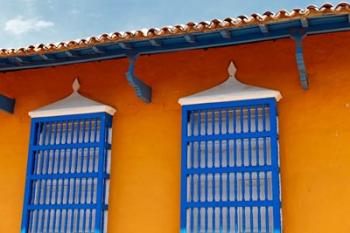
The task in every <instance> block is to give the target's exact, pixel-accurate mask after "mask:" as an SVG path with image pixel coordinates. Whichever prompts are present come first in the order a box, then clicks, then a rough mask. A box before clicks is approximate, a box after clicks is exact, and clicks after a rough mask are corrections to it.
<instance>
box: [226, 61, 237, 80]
mask: <svg viewBox="0 0 350 233" xmlns="http://www.w3.org/2000/svg"><path fill="white" fill-rule="evenodd" d="M227 71H228V74H229V75H230V77H234V76H235V74H236V71H237V69H236V66H235V64H234V63H233V62H232V61H231V62H230V65H229V66H228V68H227Z"/></svg>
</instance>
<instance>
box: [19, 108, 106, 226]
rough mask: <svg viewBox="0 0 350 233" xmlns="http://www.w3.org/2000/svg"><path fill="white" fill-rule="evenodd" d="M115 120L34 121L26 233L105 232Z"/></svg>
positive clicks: (82, 117) (67, 118)
mask: <svg viewBox="0 0 350 233" xmlns="http://www.w3.org/2000/svg"><path fill="white" fill-rule="evenodd" d="M111 125H112V116H111V115H109V114H106V113H91V114H81V115H67V116H56V117H42V118H33V119H32V126H31V135H30V145H29V155H28V161H27V177H26V184H25V198H24V206H23V216H22V230H21V232H22V233H27V232H30V233H31V232H33V233H46V232H55V233H56V232H59V233H61V232H62V233H63V232H98V233H100V232H101V233H102V232H106V224H107V209H108V190H109V171H110V159H111V158H110V150H111V144H110V142H111Z"/></svg>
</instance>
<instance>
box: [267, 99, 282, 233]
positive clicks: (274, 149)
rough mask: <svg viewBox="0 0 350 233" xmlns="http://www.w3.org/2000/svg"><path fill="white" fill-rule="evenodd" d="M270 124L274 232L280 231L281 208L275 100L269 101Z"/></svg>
mask: <svg viewBox="0 0 350 233" xmlns="http://www.w3.org/2000/svg"><path fill="white" fill-rule="evenodd" d="M270 126H271V132H272V135H271V164H272V167H273V170H272V177H273V179H272V200H273V202H274V204H273V206H274V210H273V216H274V217H273V219H274V231H273V232H274V233H280V232H282V223H281V218H282V210H281V194H280V190H281V187H280V170H279V168H280V162H279V154H278V153H279V150H278V128H277V127H278V126H277V106H276V102H274V101H273V102H270Z"/></svg>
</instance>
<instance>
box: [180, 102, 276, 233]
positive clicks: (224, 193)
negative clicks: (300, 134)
mask: <svg viewBox="0 0 350 233" xmlns="http://www.w3.org/2000/svg"><path fill="white" fill-rule="evenodd" d="M182 119H183V120H182V138H183V139H182V140H183V141H182V164H181V167H182V168H181V170H182V171H181V180H182V181H181V233H214V232H215V233H233V232H234V233H238V232H247V233H248V232H269V233H270V232H273V233H279V232H281V207H280V187H279V186H280V184H279V180H280V177H279V176H280V174H279V155H278V136H277V133H278V132H277V131H278V129H277V114H276V101H275V99H274V98H266V99H256V100H243V101H233V102H223V103H210V104H196V105H187V106H183V108H182Z"/></svg>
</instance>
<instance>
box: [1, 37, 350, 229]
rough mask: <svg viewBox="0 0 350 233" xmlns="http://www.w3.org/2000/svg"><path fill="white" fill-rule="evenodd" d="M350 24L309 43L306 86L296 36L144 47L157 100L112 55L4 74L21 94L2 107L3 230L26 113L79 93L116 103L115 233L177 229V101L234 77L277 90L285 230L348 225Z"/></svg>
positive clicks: (17, 200) (17, 212)
mask: <svg viewBox="0 0 350 233" xmlns="http://www.w3.org/2000/svg"><path fill="white" fill-rule="evenodd" d="M349 38H350V33H338V34H328V35H321V36H312V37H308V38H306V40H305V41H304V42H305V44H304V49H305V61H306V65H307V70H308V73H309V78H310V89H309V90H308V91H303V90H302V89H301V87H300V85H299V80H298V72H297V68H296V62H295V53H294V43H293V41H292V40H290V39H285V40H278V41H270V42H262V43H255V44H247V45H241V46H235V47H225V48H216V49H207V50H196V51H187V52H176V53H168V54H160V55H152V56H142V57H140V58H139V60H138V61H137V63H136V74H137V75H138V77H140V78H141V79H142V80H144V81H145V82H146V83H148V84H150V85H151V86H152V88H153V102H152V103H151V104H145V103H143V102H142V101H140V100H139V99H137V98H136V96H135V93H134V91H133V89H132V88H131V87H130V86H129V85H128V84H127V81H126V79H125V77H124V73H125V72H126V70H127V65H128V63H127V60H126V59H119V60H111V61H104V62H93V63H86V64H79V65H70V66H61V67H53V68H45V69H36V70H27V71H20V72H8V73H1V74H0V92H1V93H4V94H7V95H9V96H12V97H15V98H16V109H15V114H14V115H9V114H6V113H0V122H1V123H0V187H1V192H0V232H8V233H12V232H19V230H20V222H21V211H22V204H23V203H22V202H23V194H24V182H25V172H26V161H27V150H28V141H29V129H30V118H29V117H28V115H27V113H28V112H29V111H30V110H33V109H36V108H38V107H41V106H43V105H46V104H48V103H50V102H53V101H56V100H58V99H60V98H63V97H65V96H66V95H68V94H70V93H71V84H72V81H73V80H74V79H75V78H76V77H79V80H80V82H81V89H80V90H81V93H82V94H84V95H86V96H88V97H91V98H93V99H96V100H98V101H100V102H103V103H106V104H109V105H112V106H114V107H115V108H117V109H118V111H117V113H116V114H115V117H114V121H113V149H112V174H111V190H110V209H109V210H110V211H109V225H108V232H111V233H137V232H143V233H175V232H179V211H180V208H179V202H180V201H179V193H180V148H181V133H180V132H181V127H180V124H181V111H180V110H181V109H180V106H179V105H178V103H177V100H178V99H179V98H180V97H182V96H186V95H189V94H192V93H195V92H198V91H201V90H204V89H207V88H209V87H212V86H214V85H217V84H218V83H221V82H222V81H224V80H225V79H226V77H227V71H226V68H227V65H228V64H229V61H230V60H234V61H235V63H236V66H237V68H238V72H237V77H238V79H239V80H241V81H243V82H245V83H248V84H253V85H258V86H262V87H267V88H272V89H276V90H280V91H281V93H282V95H283V99H282V100H281V101H280V102H279V104H278V108H279V123H280V124H279V128H280V156H281V176H282V199H283V200H282V201H283V204H282V206H283V225H284V232H285V233H298V232H303V233H323V232H324V233H329V232H337V233H343V232H344V233H345V232H350V221H349V220H348V215H349V209H350V183H349V181H350V169H349V165H350V147H349V145H350V91H349V90H350V69H349V67H350V53H349V52H348V51H350V43H348V41H349Z"/></svg>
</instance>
